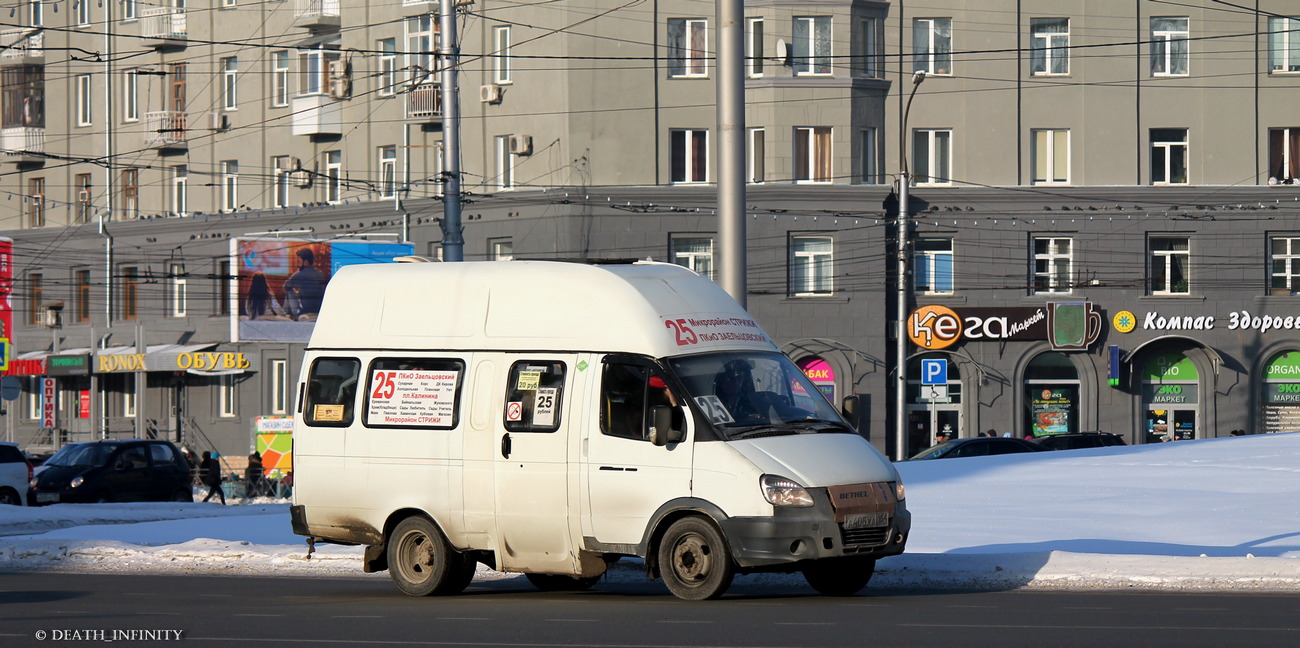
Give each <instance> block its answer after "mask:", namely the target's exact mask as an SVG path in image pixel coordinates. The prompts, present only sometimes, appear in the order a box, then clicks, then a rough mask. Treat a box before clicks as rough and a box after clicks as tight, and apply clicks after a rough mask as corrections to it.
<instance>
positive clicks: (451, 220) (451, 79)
mask: <svg viewBox="0 0 1300 648" xmlns="http://www.w3.org/2000/svg"><path fill="white" fill-rule="evenodd" d="M457 4H458V3H457V2H450V1H447V0H444V1H443V2H439V3H438V24H439V28H440V29H439V31H440V32H441V34H440V38H439V42H438V65H437V67H438V71H439V73H440V74H441V75H442V77H441V79H440V80H439V82H440V83H441V86H442V157H443V163H442V169H443V180H444V184H443V192H442V260H443V261H464V260H465V238H464V237H463V236H462V235H461V225H460V92H459V90H457V88H456V77H457V76H458V73H459V67H460V41H458V40H457V38H456V5H457Z"/></svg>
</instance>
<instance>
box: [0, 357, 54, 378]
mask: <svg viewBox="0 0 1300 648" xmlns="http://www.w3.org/2000/svg"><path fill="white" fill-rule="evenodd" d="M5 375H8V376H44V375H45V358H37V359H35V360H32V359H27V360H10V361H9V369H8V370H7V371H5Z"/></svg>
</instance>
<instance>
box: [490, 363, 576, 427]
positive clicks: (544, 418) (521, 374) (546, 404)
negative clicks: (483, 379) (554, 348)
mask: <svg viewBox="0 0 1300 648" xmlns="http://www.w3.org/2000/svg"><path fill="white" fill-rule="evenodd" d="M564 373H565V366H564V363H563V362H558V361H552V360H522V361H520V362H516V363H514V365H512V366H511V367H510V376H509V377H508V378H507V382H506V408H505V411H504V412H502V421H503V423H504V424H505V428H506V429H507V430H509V431H511V432H554V431H556V430H558V429H560V412H561V410H562V409H563V408H562V405H563V404H564Z"/></svg>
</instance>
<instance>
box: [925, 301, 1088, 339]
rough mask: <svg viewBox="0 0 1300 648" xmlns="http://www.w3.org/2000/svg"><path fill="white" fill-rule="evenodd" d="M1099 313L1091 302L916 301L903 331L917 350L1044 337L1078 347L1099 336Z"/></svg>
mask: <svg viewBox="0 0 1300 648" xmlns="http://www.w3.org/2000/svg"><path fill="white" fill-rule="evenodd" d="M1102 325H1103V320H1102V316H1101V313H1100V312H1098V311H1095V310H1093V305H1092V303H1091V302H1049V303H1047V304H1044V305H1043V306H1028V307H1007V308H992V307H980V308H963V309H961V310H960V311H957V310H953V309H951V308H948V307H946V306H938V305H929V306H922V307H920V308H918V309H916V310H915V311H913V312H912V314H911V315H910V316H909V317H908V318H907V335H908V337H909V338H910V339H911V340H912V344H915V345H916V346H919V347H921V348H923V349H931V350H936V349H944V348H947V347H949V346H952V345H954V344H956V343H957V342H959V341H968V342H1006V341H1011V340H1047V341H1048V342H1051V344H1052V348H1053V349H1054V350H1057V351H1081V350H1084V349H1087V348H1088V347H1090V346H1092V344H1093V343H1094V342H1096V341H1097V338H1098V337H1099V336H1100V335H1101V329H1102Z"/></svg>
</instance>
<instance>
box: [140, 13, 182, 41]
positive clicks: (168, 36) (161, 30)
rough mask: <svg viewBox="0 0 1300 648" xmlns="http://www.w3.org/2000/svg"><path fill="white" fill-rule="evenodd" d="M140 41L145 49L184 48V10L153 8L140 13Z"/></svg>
mask: <svg viewBox="0 0 1300 648" xmlns="http://www.w3.org/2000/svg"><path fill="white" fill-rule="evenodd" d="M140 39H141V40H143V41H144V44H145V46H146V47H152V48H154V49H165V48H168V47H185V43H186V41H187V40H188V39H189V37H188V36H186V33H185V9H184V8H181V7H154V8H152V9H145V10H144V11H142V12H140Z"/></svg>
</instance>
